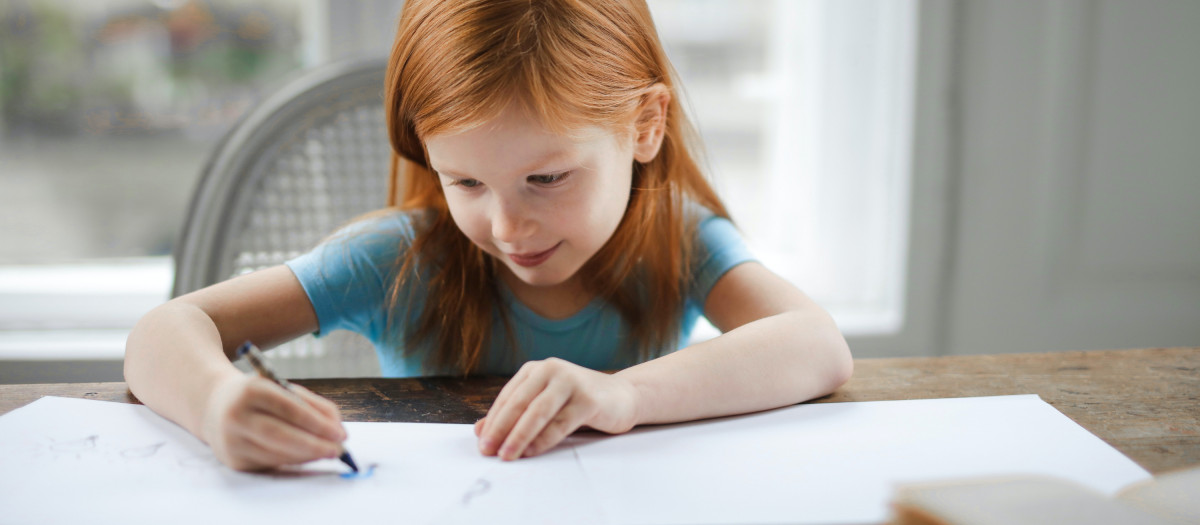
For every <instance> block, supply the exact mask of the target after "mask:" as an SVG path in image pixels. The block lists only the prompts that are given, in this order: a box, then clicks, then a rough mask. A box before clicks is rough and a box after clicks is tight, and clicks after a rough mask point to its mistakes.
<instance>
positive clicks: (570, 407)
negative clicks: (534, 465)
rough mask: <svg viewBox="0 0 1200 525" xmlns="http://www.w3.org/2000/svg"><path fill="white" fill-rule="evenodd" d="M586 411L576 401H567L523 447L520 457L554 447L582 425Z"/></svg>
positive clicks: (533, 454)
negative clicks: (540, 431)
mask: <svg viewBox="0 0 1200 525" xmlns="http://www.w3.org/2000/svg"><path fill="white" fill-rule="evenodd" d="M587 416H588V411H587V409H586V407H584V406H583V405H581V404H578V403H568V404H567V405H566V406H564V407H563V408H562V410H559V412H558V415H557V416H555V417H554V419H551V420H550V422H549V423H546V426H545V428H543V429H542V433H541V434H539V435H538V437H536V438H534V439H533V441H531V442H530V443H529V446H527V447H525V451H524V452H522V453H521V456H522V457H530V456H536V455H538V454H541V453H543V452H545V451H547V450H550V449H552V448H554V446H555V445H558V444H559V443H561V442H562V440H564V439H566V437H567V436H569V435H571V434H574V433H575V431H576V430H579V428H580V427H582V426H583V422H584V421H586V420H587Z"/></svg>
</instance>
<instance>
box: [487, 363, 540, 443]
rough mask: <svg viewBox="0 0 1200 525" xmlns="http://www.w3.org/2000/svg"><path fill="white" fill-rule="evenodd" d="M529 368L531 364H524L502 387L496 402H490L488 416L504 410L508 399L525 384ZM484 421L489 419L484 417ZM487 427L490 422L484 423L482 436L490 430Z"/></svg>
mask: <svg viewBox="0 0 1200 525" xmlns="http://www.w3.org/2000/svg"><path fill="white" fill-rule="evenodd" d="M531 368H532V366H531V363H525V364H524V365H522V366H521V368H520V370H517V373H516V375H514V376H513V377H512V379H509V380H508V382H507V383H505V384H504V387H503V388H501V389H500V393H499V394H497V395H496V400H495V401H492V406H491V407H489V408H488V413H487V415H488V416H491V415H492V414H495V413H498V412H499V411H501V410H503V409H504V406H505V405H507V404H508V399H509V398H510V397H512V394H513V392H514V391H516V390H517V389H518V388H520V387H521V385H522V384H524V383H525V380H526V378H528V377H529V374H530V370H531ZM484 419H485V420H487V419H491V418H489V417H484ZM489 425H491V422H486V423H484V426H483V433H484V434H487V433H488V431H489V430H491V427H490V426H489Z"/></svg>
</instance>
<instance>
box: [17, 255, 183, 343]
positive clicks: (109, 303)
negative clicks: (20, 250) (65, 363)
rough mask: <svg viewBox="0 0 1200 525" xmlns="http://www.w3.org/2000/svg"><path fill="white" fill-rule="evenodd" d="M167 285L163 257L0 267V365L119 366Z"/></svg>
mask: <svg viewBox="0 0 1200 525" xmlns="http://www.w3.org/2000/svg"><path fill="white" fill-rule="evenodd" d="M173 280H174V266H173V263H172V260H171V258H170V257H145V258H137V259H122V260H113V261H102V262H93V263H79V264H64V265H41V266H0V360H111V359H115V360H119V359H121V358H122V356H124V353H125V338H126V337H127V336H128V334H129V330H130V329H132V328H133V325H134V324H135V323H136V322H137V320H138V319H140V318H141V317H142V316H143V315H145V313H146V312H148V311H150V309H151V308H154V307H155V306H158V305H160V304H162V303H163V302H166V301H167V299H168V298H169V297H170V293H171V283H172V282H173Z"/></svg>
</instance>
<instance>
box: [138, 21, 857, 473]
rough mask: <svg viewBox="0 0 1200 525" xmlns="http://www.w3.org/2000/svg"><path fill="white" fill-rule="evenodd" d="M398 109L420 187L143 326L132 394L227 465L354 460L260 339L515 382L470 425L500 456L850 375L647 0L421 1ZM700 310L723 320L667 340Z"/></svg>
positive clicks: (761, 399)
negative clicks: (739, 215)
mask: <svg viewBox="0 0 1200 525" xmlns="http://www.w3.org/2000/svg"><path fill="white" fill-rule="evenodd" d="M385 98H386V100H385V109H386V111H387V118H388V131H389V134H390V138H391V142H392V146H393V149H394V152H395V154H394V155H393V159H392V160H393V169H392V183H393V188H397V187H398V186H399V182H398V181H403V192H402V193H401V194H400V197H402V200H401V199H398V198H397V197H398V196H397V195H396V193H398V192H393V193H394V194H393V195H392V196H391V198H392V202H393V205H392V206H390V207H389V208H388V209H386V210H384V211H382V212H379V213H377V214H374V215H372V216H369V217H367V218H365V219H363V220H361V221H359V222H357V223H356V224H354V225H353V226H351V227H350V228H348V229H346V230H345V231H344V232H342V234H341V235H338V236H335V237H334V238H332V239H330V240H327V241H326V242H325V243H323V244H322V245H321V246H318V247H317V248H316V249H315V250H314V251H312V252H311V253H308V254H306V255H304V256H301V257H299V258H297V259H295V260H292V261H289V262H288V263H287V264H286V265H282V266H278V267H275V268H269V269H266V270H262V271H259V272H256V273H253V274H250V275H245V276H241V277H237V278H235V279H231V280H229V281H226V282H222V283H219V284H216V285H213V286H211V287H208V288H206V289H203V290H200V291H197V292H195V293H191V294H188V295H185V296H182V297H178V298H176V299H174V300H172V301H170V302H168V303H166V304H164V305H162V306H160V307H158V308H156V309H154V310H153V311H151V312H150V313H148V314H147V315H146V316H145V317H144V318H143V319H142V320H141V321H140V322H139V323H138V325H137V326H136V327H135V328H134V330H133V332H132V333H131V334H130V336H129V340H128V343H127V349H126V359H125V377H126V379H127V381H128V383H129V387H130V389H131V390H132V391H133V393H134V394H135V395H137V397H138V398H139V399H140V400H142V401H143V402H144V403H145V404H146V405H148V406H150V407H151V408H153V409H154V410H155V411H157V412H159V413H160V414H163V415H164V416H166V417H168V418H170V419H172V420H174V421H176V422H177V423H179V424H180V425H182V426H183V427H185V428H187V429H188V430H189V431H191V432H192V433H193V434H195V435H196V436H198V437H200V438H201V439H203V440H204V441H206V442H207V443H208V444H209V445H210V446H211V447H212V448H213V451H214V452H215V454H216V456H217V457H218V458H219V459H220V460H221V461H223V462H225V463H226V464H227V465H229V466H231V467H233V468H236V469H242V470H252V469H263V468H271V467H276V466H280V465H285V464H292V463H301V462H305V461H309V460H313V459H317V458H322V457H336V456H337V454H338V447H337V444H338V443H339V442H340V441H342V440H344V439H345V438H346V433H345V431H344V430H343V428H342V425H341V421H340V416H339V415H338V411H337V409H336V408H335V407H334V405H333V404H332V403H330V402H329V401H327V400H325V399H322V398H320V397H318V396H316V395H314V394H312V393H310V392H307V391H302V392H301V393H302V396H303V401H298V400H296V399H294V398H293V397H291V396H288V395H287V394H286V392H284V391H282V390H281V389H280V388H278V387H277V386H275V385H273V384H271V383H269V382H267V381H266V380H263V379H261V378H257V377H253V376H247V375H243V374H241V373H240V372H238V370H237V369H236V368H234V367H233V366H232V365H231V363H230V356H231V354H232V352H233V351H234V349H235V348H236V347H237V346H238V344H239V343H241V342H242V341H245V340H247V339H249V340H253V341H255V342H257V343H258V344H260V345H262V346H270V345H273V344H277V343H279V342H282V341H285V340H287V339H290V338H293V337H296V336H299V335H302V334H305V333H309V332H317V333H318V334H324V333H328V332H329V331H331V330H334V329H339V328H343V329H350V330H355V331H358V332H360V333H363V334H364V335H366V336H367V337H368V338H369V339H370V340H371V341H372V342H373V343H374V344H375V346H376V349H377V352H378V355H379V359H380V363H381V365H382V369H383V370H384V373H385V375H390V376H405V375H419V374H448V373H451V374H470V373H490V374H506V375H507V374H513V373H514V372H515V375H513V377H512V379H511V380H510V381H509V382H508V383H507V384H506V385H505V387H504V388H503V389H502V390H501V392H500V394H499V396H498V397H497V398H496V401H495V403H494V404H493V405H492V407H491V409H490V410H489V411H488V413H487V416H486V417H485V418H483V419H482V420H480V421H479V422H478V423H476V425H475V433H476V434H477V435H478V438H479V439H478V446H479V450H480V451H481V452H482V453H483V454H485V455H498V456H500V457H501V458H502V459H505V460H511V459H514V458H518V457H522V456H533V455H537V454H540V453H542V452H544V451H546V450H548V449H550V448H551V447H553V446H554V445H556V444H557V443H559V442H560V441H561V440H562V439H563V438H564V437H566V436H567V435H569V434H571V433H572V432H574V431H575V430H577V429H579V428H581V427H585V426H586V427H590V428H593V429H596V430H600V431H604V432H609V433H621V432H625V431H628V430H629V429H631V428H633V427H634V426H636V425H641V424H648V423H671V422H679V421H688V420H694V419H701V418H711V417H717V416H724V415H730V414H740V413H745V412H753V411H758V410H766V409H770V408H775V407H780V406H784V405H790V404H794V403H799V402H801V401H805V400H808V399H812V398H814V397H818V396H822V395H825V394H828V393H830V392H832V391H833V390H834V389H836V388H837V387H838V386H840V385H841V384H842V383H844V382H845V381H846V380H847V379H848V378H849V376H850V373H851V368H852V364H851V358H850V352H849V349H848V348H847V346H846V342H845V340H844V339H843V337H842V336H841V334H840V333H839V332H838V329H837V327H836V326H835V325H834V323H833V322H832V320H831V319H830V317H829V316H828V315H827V314H826V313H825V312H824V311H823V310H822V309H821V308H820V307H819V306H817V305H816V304H814V303H813V302H812V301H811V300H810V299H809V298H808V297H806V296H805V295H804V294H803V293H802V292H800V290H798V289H796V288H795V287H794V286H792V285H791V284H789V283H787V282H786V281H784V280H783V279H781V278H779V277H778V276H776V275H775V274H773V273H771V272H770V271H769V270H767V269H766V268H765V267H763V266H762V265H761V264H759V263H757V262H755V261H754V260H753V259H752V258H751V256H750V255H749V254H748V253H747V251H746V249H745V247H744V245H743V243H742V240H741V238H740V237H739V235H738V233H737V231H736V230H735V229H734V228H733V226H732V224H731V223H730V221H729V217H728V214H727V213H726V211H725V208H724V206H723V205H722V204H721V201H720V199H719V198H718V197H717V196H716V195H715V194H714V193H713V191H712V189H711V188H710V187H709V185H708V183H707V182H706V181H705V179H704V177H703V176H702V174H701V172H700V170H699V169H698V167H697V164H696V162H695V161H694V159H693V157H692V154H691V152H690V151H689V150H688V148H687V147H686V146H685V142H684V139H685V132H687V131H688V130H689V129H690V128H689V127H688V125H687V121H686V119H685V117H684V115H683V112H682V111H681V106H680V104H679V101H678V98H677V96H676V90H675V86H674V83H673V78H672V73H671V68H670V66H669V64H668V62H667V59H666V56H665V54H664V53H663V50H662V47H661V45H660V43H659V41H658V38H657V35H656V34H655V30H654V25H653V22H652V21H651V18H650V13H649V10H648V8H647V6H646V5H645V3H644V1H643V0H605V1H598V0H471V1H454V2H444V1H440V0H409V1H408V2H406V3H405V5H404V9H403V12H402V13H401V16H400V26H399V29H398V32H397V35H396V41H395V45H394V47H393V48H392V53H391V59H390V63H389V67H388V71H387V81H386V86H385ZM401 175H402V176H401ZM397 200H400V202H399V203H398V205H397V204H396V202H395V201H397ZM701 313H702V314H703V315H704V316H706V317H707V318H708V319H709V320H710V321H711V322H712V323H713V324H714V325H715V326H716V327H717V328H719V329H720V330H721V331H722V332H723V335H721V336H719V337H716V338H714V339H712V340H709V341H706V342H702V343H699V344H696V345H693V346H691V347H688V348H684V349H681V350H679V351H675V352H672V350H675V349H677V348H678V347H679V344H680V343H681V342H683V341H684V340H685V336H686V334H687V333H688V332H689V331H690V329H691V328H692V326H693V324H694V322H695V321H696V318H697V317H698V316H699V315H701ZM222 351H223V352H222ZM663 354H666V355H663ZM521 362H524V364H523V365H519V368H518V364H519V363H521ZM631 365H632V366H631ZM597 369H600V370H612V369H619V370H620V371H618V372H616V373H613V374H606V373H602V372H598V371H596V370H597Z"/></svg>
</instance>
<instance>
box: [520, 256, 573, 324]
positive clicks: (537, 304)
mask: <svg viewBox="0 0 1200 525" xmlns="http://www.w3.org/2000/svg"><path fill="white" fill-rule="evenodd" d="M498 266H499V267H500V271H499V272H498V273H499V277H500V281H501V282H502V283H503V284H504V285H505V286H507V287H508V289H509V290H510V291H511V292H512V294H513V296H514V297H516V298H517V300H518V301H520V302H521V304H523V305H525V307H526V308H529V309H530V310H533V312H534V313H536V314H538V315H540V316H542V317H545V318H546V319H550V320H554V321H556V320H560V319H566V318H568V317H571V316H573V315H575V314H577V313H579V311H580V310H583V308H584V307H585V306H587V305H588V303H590V302H591V301H592V299H593V297H592V296H591V295H590V294H588V293H587V291H586V290H584V288H583V284H582V283H580V281H579V279H578V278H576V277H574V276H572V277H571V278H570V279H567V281H566V282H563V283H561V284H556V285H553V286H534V285H531V284H529V283H526V282H525V281H522V280H521V279H520V278H518V277H517V276H516V275H515V274H513V273H512V270H509V269H508V267H506V266H504V265H503V264H501V265H498Z"/></svg>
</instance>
